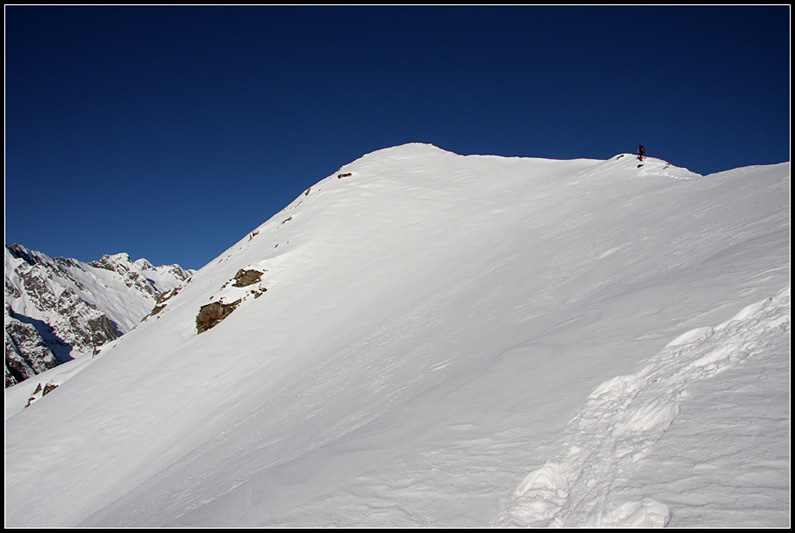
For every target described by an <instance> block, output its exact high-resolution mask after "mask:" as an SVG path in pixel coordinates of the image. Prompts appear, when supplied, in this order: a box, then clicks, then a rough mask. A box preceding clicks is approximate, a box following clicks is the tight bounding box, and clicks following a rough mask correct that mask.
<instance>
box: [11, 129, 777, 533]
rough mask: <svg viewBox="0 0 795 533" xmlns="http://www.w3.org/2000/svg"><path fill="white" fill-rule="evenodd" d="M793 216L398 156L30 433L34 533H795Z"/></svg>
mask: <svg viewBox="0 0 795 533" xmlns="http://www.w3.org/2000/svg"><path fill="white" fill-rule="evenodd" d="M789 189H790V176H789V163H785V164H779V165H772V166H760V167H748V168H741V169H736V170H733V171H728V172H722V173H719V174H714V175H710V176H704V177H702V176H700V175H698V174H695V173H693V172H690V171H688V170H686V169H682V168H677V167H675V166H672V165H670V164H668V163H666V162H665V161H662V160H658V159H653V158H648V159H647V160H646V161H645V164H644V166H643V167H640V168H638V166H637V160H636V159H635V158H634V157H633V156H631V155H628V154H622V155H617V156H615V157H613V158H611V159H609V160H607V161H598V160H585V159H582V160H570V161H554V160H545V159H535V158H504V157H496V156H460V155H456V154H453V153H450V152H446V151H444V150H441V149H439V148H436V147H434V146H430V145H425V144H416V143H413V144H407V145H403V146H397V147H394V148H389V149H384V150H379V151H377V152H374V153H371V154H368V155H366V156H364V157H362V158H360V159H358V160H356V161H354V162H352V163H350V164H348V165H345V166H344V167H342V168H341V169H339V170H338V171H337V172H335V173H334V174H332V175H330V176H328V177H327V178H325V179H323V180H322V181H320V182H319V183H317V184H316V185H314V186H312V187H311V188H310V189H308V190H307V191H306V192H305V193H303V194H302V195H300V196H299V197H298V198H297V199H296V200H295V201H294V202H293V203H292V204H290V205H289V206H288V207H286V208H285V209H284V210H283V211H282V212H280V213H279V214H278V215H276V216H274V217H272V218H271V219H270V220H268V221H267V222H265V223H264V224H262V225H261V226H260V227H259V228H256V229H254V230H253V231H252V232H251V233H250V234H248V235H246V236H244V237H243V238H242V239H241V240H240V241H239V242H237V243H236V244H235V245H233V246H232V247H231V248H230V249H229V250H227V251H226V252H224V253H223V254H221V256H219V257H218V259H217V260H215V261H213V262H211V263H210V264H208V265H207V266H206V267H204V268H203V269H201V270H200V271H199V272H197V273H196V274H195V275H194V276H193V277H192V279H191V281H190V282H189V283H187V284H186V285H185V286H183V287H182V288H181V289H180V291H179V293H178V294H176V295H172V296H171V297H170V298H169V299H168V301H166V302H164V305H163V308H162V310H161V311H160V312H159V313H158V314H157V315H155V316H154V317H152V318H150V319H148V320H147V321H145V322H144V323H143V324H141V325H140V326H138V327H137V328H136V329H135V330H133V331H131V332H130V333H129V334H127V335H125V336H124V337H122V338H120V339H119V340H117V341H115V342H114V344H113V346H112V347H111V348H110V349H105V350H103V352H102V353H101V354H100V355H99V356H97V358H96V359H95V361H94V362H93V363H92V364H91V365H88V366H86V367H85V369H84V370H82V371H81V372H79V373H75V374H74V375H73V377H71V379H69V380H68V381H66V382H65V383H63V385H62V386H61V387H59V388H58V389H56V390H55V391H53V392H51V393H50V394H49V395H48V396H47V397H46V398H44V399H42V400H41V401H39V402H37V403H36V404H34V405H33V406H31V407H30V408H29V409H25V410H24V411H23V412H21V413H19V414H18V415H16V416H13V417H11V418H10V419H8V420H7V421H6V478H5V479H6V485H5V495H6V525H8V526H75V525H81V526H186V527H194V526H290V527H298V526H393V527H397V526H401V527H402V526H445V527H457V526H463V527H476V526H488V525H545V524H549V525H553V524H554V525H573V526H576V525H593V524H609V525H633V524H634V525H637V524H646V525H663V524H666V523H667V524H670V525H676V526H682V527H691V526H717V525H726V524H727V522H726V520H731V522H728V523H730V524H731V525H733V526H743V525H747V526H759V525H787V524H788V523H789V442H788V431H786V430H787V429H788V425H789V407H788V402H787V396H788V388H789V380H788V377H787V376H788V372H789V316H790V311H789V309H790V307H789V275H790V256H789V243H790V240H789V218H790V203H789ZM198 331H201V333H198ZM745 368H754V369H756V370H755V371H754V372H750V373H749V372H743V369H745ZM708 383H718V384H719V385H720V384H731V385H732V388H731V389H727V388H724V387H723V386H715V387H710V386H705V384H708ZM713 399H715V400H714V401H713ZM717 402H720V403H717ZM723 406H727V409H729V410H730V411H731V412H732V413H733V414H734V415H735V416H734V417H732V418H727V417H726V416H725V415H724V413H723V411H722V410H721V409H722V408H723ZM749 425H750V426H751V427H752V428H754V429H751V430H749ZM44 427H46V428H47V439H46V441H45V440H42V439H41V430H42V428H44ZM715 442H719V443H727V442H731V443H732V446H731V449H730V453H728V452H727V453H726V454H724V455H722V456H721V457H719V458H715V457H713V456H711V455H710V453H712V452H714V451H715V450H714V448H715V446H714V445H712V444H713V443H715ZM698 450H700V452H697V453H696V455H693V453H694V452H696V451H698ZM760 450H762V451H763V455H762V454H760V453H759V451H760ZM698 453H700V455H698ZM702 460H703V464H702ZM688 466H690V468H688ZM719 468H726V469H728V470H729V471H727V472H716V469H719ZM716 480H720V481H722V482H723V484H721V485H719V488H718V489H717V490H716V489H715V487H716ZM672 486H677V487H679V488H680V489H682V491H683V493H686V495H687V497H686V498H683V497H681V495H680V494H679V493H677V492H675V491H673V490H672V489H671V487H672ZM749 495H751V496H752V497H749Z"/></svg>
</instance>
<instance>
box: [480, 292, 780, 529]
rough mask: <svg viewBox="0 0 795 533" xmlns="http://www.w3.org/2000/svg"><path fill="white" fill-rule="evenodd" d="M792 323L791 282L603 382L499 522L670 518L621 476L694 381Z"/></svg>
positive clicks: (759, 348) (757, 349) (568, 523)
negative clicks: (627, 493) (631, 493)
mask: <svg viewBox="0 0 795 533" xmlns="http://www.w3.org/2000/svg"><path fill="white" fill-rule="evenodd" d="M789 329H790V289H789V288H787V289H785V290H783V291H781V292H780V293H779V294H778V295H776V296H775V297H772V298H768V299H766V300H764V301H762V302H759V303H757V304H754V305H751V306H748V307H746V308H745V309H743V310H742V311H741V312H740V313H738V314H737V315H736V316H734V318H732V319H730V320H728V321H727V322H724V323H723V324H721V325H719V326H717V327H714V328H698V329H694V330H691V331H689V332H687V333H685V334H684V335H682V336H680V337H679V338H677V339H676V340H674V341H673V342H671V343H670V344H668V345H667V346H666V347H665V348H664V349H663V350H662V351H661V352H660V353H658V354H657V355H656V356H654V357H652V358H651V359H650V360H649V361H648V362H647V364H646V365H645V366H644V368H643V369H641V370H640V371H639V372H637V373H636V374H632V375H627V376H619V377H616V378H613V379H611V380H608V381H606V382H604V383H602V384H601V385H599V386H598V387H597V388H596V389H595V390H594V391H593V392H592V393H591V395H590V397H589V398H588V400H587V401H586V403H585V405H584V407H583V408H582V409H581V411H580V413H579V414H577V415H576V416H575V417H574V418H573V419H572V420H571V421H570V422H569V425H568V426H567V429H566V431H565V434H564V440H563V443H562V446H561V451H560V452H559V453H558V455H557V457H556V458H555V459H553V460H552V461H549V462H547V463H546V464H544V465H543V466H541V467H540V468H538V469H537V470H535V471H533V472H531V473H530V474H529V475H528V476H527V477H526V478H525V480H524V481H523V482H522V483H521V484H520V485H519V487H518V488H517V489H516V490H515V491H514V492H513V494H511V495H510V496H509V497H508V498H506V500H505V501H503V505H502V511H501V513H500V514H499V516H498V518H497V519H496V520H495V522H494V525H496V526H501V527H505V526H508V527H549V526H560V527H611V526H624V527H663V526H665V525H667V523H668V520H669V518H670V509H669V508H668V506H667V505H666V504H664V503H661V502H659V501H655V500H653V499H651V498H643V499H642V500H641V501H621V492H622V491H621V487H620V479H621V478H622V477H625V476H626V475H627V474H628V473H631V472H632V471H633V468H634V465H635V464H636V463H637V462H638V461H639V460H640V459H642V458H644V457H646V456H647V455H648V454H649V453H650V452H651V450H652V448H653V447H654V444H655V443H656V442H657V441H658V440H659V439H660V437H661V436H662V435H663V433H664V432H665V431H666V430H667V429H668V428H669V427H670V425H671V423H672V422H673V420H674V418H676V416H677V414H678V413H679V404H680V402H681V399H682V398H683V397H684V396H686V394H687V387H688V385H690V384H691V383H694V382H697V381H699V380H702V379H706V378H709V377H711V376H714V375H715V374H717V373H719V372H722V371H723V370H726V369H727V368H730V367H732V366H734V365H736V364H739V363H741V362H742V361H743V360H745V359H746V358H748V357H751V356H753V355H755V354H758V353H762V352H763V351H764V350H765V348H766V346H768V345H769V344H771V343H772V342H774V340H775V338H777V337H778V336H780V335H783V334H788V333H789ZM617 480H618V481H619V482H618V483H617Z"/></svg>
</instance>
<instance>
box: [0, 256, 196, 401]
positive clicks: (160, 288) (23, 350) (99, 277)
mask: <svg viewBox="0 0 795 533" xmlns="http://www.w3.org/2000/svg"><path fill="white" fill-rule="evenodd" d="M4 263H5V268H4V278H5V309H6V317H5V326H6V327H5V352H6V371H5V377H6V379H5V381H6V386H9V385H11V384H14V383H17V382H19V381H22V380H24V379H26V378H29V377H30V376H31V375H33V374H38V373H40V372H41V371H42V370H44V369H45V368H52V367H53V366H55V365H56V364H58V363H59V362H64V361H69V360H72V359H74V358H76V357H79V356H80V355H84V354H86V353H93V352H94V351H95V350H96V349H97V348H98V347H99V346H102V345H103V344H105V343H107V342H109V341H112V340H113V339H115V338H116V337H118V336H119V335H121V334H124V333H126V332H128V331H130V330H131V329H132V328H134V327H135V325H136V324H138V323H139V322H140V321H141V319H142V318H143V317H144V316H146V315H147V314H148V313H149V312H150V311H152V308H153V307H154V306H155V302H156V299H157V298H158V296H159V295H160V294H161V293H164V292H167V291H171V290H173V289H174V288H176V287H177V286H179V285H180V284H182V283H183V282H184V281H185V280H186V279H187V278H188V277H189V276H190V272H186V271H185V270H183V269H182V268H181V267H179V265H164V266H159V267H155V266H153V265H152V264H151V263H149V262H148V261H147V260H146V259H139V260H137V261H135V262H134V263H133V262H132V260H131V259H130V256H129V255H127V254H126V253H120V254H114V255H105V256H103V257H102V259H100V260H99V261H92V262H90V263H83V262H80V261H77V260H75V259H64V258H61V257H57V258H52V257H49V256H48V255H46V254H43V253H41V252H36V251H32V250H28V249H27V248H25V247H24V246H21V245H19V244H12V245H11V246H6V247H5V257H4ZM41 361H45V363H43V364H42V363H41Z"/></svg>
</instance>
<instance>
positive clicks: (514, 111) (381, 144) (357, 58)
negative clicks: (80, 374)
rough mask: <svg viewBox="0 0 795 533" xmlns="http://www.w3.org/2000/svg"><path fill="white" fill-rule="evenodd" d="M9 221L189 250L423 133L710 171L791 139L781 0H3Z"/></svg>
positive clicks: (178, 259)
mask: <svg viewBox="0 0 795 533" xmlns="http://www.w3.org/2000/svg"><path fill="white" fill-rule="evenodd" d="M5 11H6V21H5V22H6V34H5V60H6V78H5V90H6V94H5V96H6V102H5V103H6V115H5V120H6V122H5V126H6V131H5V133H6V146H5V148H6V168H5V170H6V174H5V193H6V195H5V199H6V200H5V202H6V226H5V227H6V230H5V231H6V235H5V242H6V243H7V244H11V243H14V242H16V243H20V244H22V245H24V246H26V247H28V248H31V249H34V250H38V251H41V252H44V253H46V254H48V255H52V256H63V257H73V258H77V259H79V260H81V261H91V260H94V259H98V258H99V257H100V256H101V255H103V254H108V253H116V252H121V251H125V252H128V253H130V255H131V256H132V258H133V259H137V258H140V257H146V258H147V259H149V260H150V261H152V262H153V263H154V264H171V263H179V264H181V265H182V266H183V267H188V268H200V267H202V266H204V265H205V264H206V263H207V262H209V261H211V260H212V259H214V258H215V257H217V256H218V255H219V254H221V253H222V252H223V251H224V250H225V249H226V248H228V247H229V246H231V245H232V244H234V243H235V242H236V241H237V240H239V239H241V238H242V237H244V236H245V235H246V234H247V233H248V232H249V231H251V230H252V229H254V228H255V227H257V226H258V225H259V224H261V223H262V222H264V221H265V220H267V219H268V218H270V217H271V216H272V215H274V214H275V213H276V212H278V211H279V210H281V209H282V208H283V207H285V206H286V205H287V204H288V203H289V202H291V201H292V200H293V199H294V198H296V197H297V196H298V195H299V194H300V193H301V192H302V191H304V190H305V189H306V188H307V187H309V186H311V185H312V184H314V183H316V182H317V181H319V180H320V179H322V178H324V177H326V176H328V175H330V174H332V173H334V172H335V171H336V170H337V169H338V168H339V167H340V166H342V165H344V164H346V163H349V162H351V161H353V160H354V159H357V158H358V157H361V156H362V155H364V154H366V153H369V152H372V151H374V150H377V149H381V148H386V147H389V146H395V145H398V144H403V143H406V142H412V141H419V142H428V143H432V144H435V145H436V146H439V147H440V148H443V149H445V150H450V151H453V152H456V153H460V154H496V155H505V156H529V157H545V158H556V159H571V158H579V157H585V158H595V159H607V158H610V157H611V156H613V155H615V154H618V153H622V152H634V151H635V150H636V148H637V146H638V144H641V143H642V144H644V145H645V146H646V148H647V155H649V156H655V157H660V158H662V159H665V160H667V161H669V162H671V163H673V164H675V165H678V166H683V167H687V168H689V169H691V170H693V171H696V172H699V173H701V174H708V173H712V172H717V171H721V170H727V169H731V168H736V167H740V166H746V165H753V164H769V163H779V162H782V161H788V160H789V141H790V107H789V102H790V97H789V94H790V90H789V77H790V57H789V47H790V46H789V45H790V43H789V30H790V8H789V6H786V5H784V6H778V7H776V6H773V7H739V6H723V7H536V6H509V7H504V6H503V7H482V6H480V7H476V6H456V7H442V6H438V7H422V6H402V7H380V6H370V7H353V6H347V7H346V6H337V7H271V6H239V7H210V6H204V7H202V6H196V7H179V6H172V7H159V6H150V7H109V6H106V7H79V6H76V7H46V6H30V7H25V6H6V9H5Z"/></svg>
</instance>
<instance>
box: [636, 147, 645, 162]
mask: <svg viewBox="0 0 795 533" xmlns="http://www.w3.org/2000/svg"><path fill="white" fill-rule="evenodd" d="M645 153H646V147H645V146H643V145H642V144H641V145H638V160H639V161H643V154H645Z"/></svg>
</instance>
